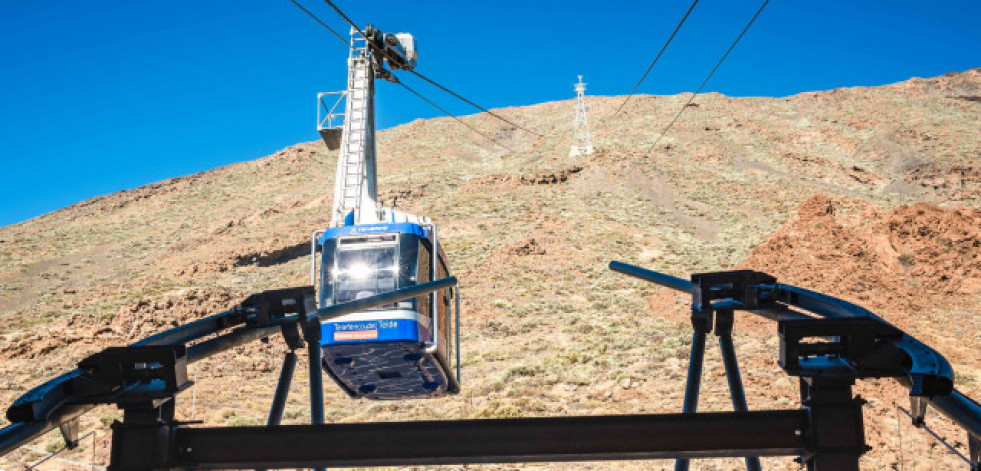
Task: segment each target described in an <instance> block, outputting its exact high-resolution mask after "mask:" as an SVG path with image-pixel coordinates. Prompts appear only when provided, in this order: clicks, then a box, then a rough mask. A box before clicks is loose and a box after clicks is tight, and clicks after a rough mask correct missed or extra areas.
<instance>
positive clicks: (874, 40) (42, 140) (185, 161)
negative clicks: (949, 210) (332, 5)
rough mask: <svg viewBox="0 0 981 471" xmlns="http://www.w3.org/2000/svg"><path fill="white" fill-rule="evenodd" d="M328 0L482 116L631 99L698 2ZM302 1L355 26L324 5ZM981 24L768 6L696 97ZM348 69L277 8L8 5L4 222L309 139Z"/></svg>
mask: <svg viewBox="0 0 981 471" xmlns="http://www.w3.org/2000/svg"><path fill="white" fill-rule="evenodd" d="M338 2H339V5H340V6H341V7H342V8H343V9H345V11H346V12H347V13H348V14H349V15H350V16H351V17H353V18H354V20H355V21H357V22H360V23H369V22H370V23H373V24H375V25H376V26H378V27H380V28H381V29H383V30H385V31H407V32H411V33H413V34H414V35H416V37H417V40H418V43H419V49H420V55H419V68H418V70H419V71H421V72H422V73H424V74H427V75H429V76H430V77H433V78H434V79H436V80H438V81H441V82H443V83H444V84H446V85H448V86H449V87H450V88H453V89H455V90H457V91H458V92H460V93H461V94H463V95H464V96H467V97H469V98H471V99H472V100H474V101H476V102H478V103H481V104H483V105H484V106H486V107H500V106H510V105H527V104H532V103H539V102H543V101H550V100H560V99H567V98H570V97H572V96H573V92H572V88H571V83H572V82H573V81H575V76H576V75H577V74H583V75H585V76H586V81H588V82H589V93H590V94H603V95H619V94H624V93H627V92H628V91H629V90H630V89H631V87H633V85H634V83H635V82H636V80H637V79H638V78H639V76H640V74H641V73H642V72H643V70H644V69H645V68H646V66H647V64H648V63H649V62H650V60H651V59H652V58H653V56H654V54H655V53H656V51H657V49H658V48H659V47H660V46H661V44H662V43H663V42H664V40H665V39H666V38H667V36H668V34H669V33H670V32H671V29H672V28H673V27H674V25H675V24H676V23H677V21H678V20H679V19H680V17H681V15H682V14H683V13H684V11H685V9H686V8H687V7H688V3H689V1H688V0H678V1H675V0H671V1H667V0H665V1H648V2H642V1H635V2H628V1H620V0H605V1H602V2H598V1H595V0H593V1H588V2H587V1H582V2H577V1H573V0H569V1H561V2H560V1H536V0H520V1H512V0H495V1H487V2H483V1H481V2H477V1H432V0H424V1H415V0H411V1H399V2H395V1H389V0H380V1H377V2H366V1H354V0H338ZM301 3H303V4H304V5H306V6H307V7H308V8H310V9H311V10H313V11H315V12H316V13H317V14H318V15H319V16H321V18H323V19H324V20H326V21H327V22H328V23H329V24H330V25H332V26H335V27H336V28H337V29H339V30H341V31H342V32H346V30H347V28H346V26H345V24H344V23H343V22H342V20H341V19H340V18H338V17H337V16H336V15H335V14H333V12H332V11H330V9H329V8H328V7H327V6H326V5H325V4H324V3H323V2H322V1H320V0H302V1H301ZM759 4H760V2H759V1H757V0H753V1H749V0H745V1H744V0H702V1H701V2H700V3H699V5H698V6H697V7H696V8H695V10H694V12H693V13H692V15H691V17H690V18H689V20H688V22H687V23H686V24H685V26H684V27H683V29H682V30H681V32H680V33H679V35H678V37H677V38H676V39H675V41H674V43H673V44H672V45H671V47H670V48H669V49H668V51H667V52H666V53H665V55H664V56H663V57H662V58H661V61H660V62H659V63H658V65H657V67H655V69H654V71H653V73H652V74H651V76H650V77H648V79H647V81H646V82H645V84H644V85H643V86H642V87H641V90H640V92H642V93H656V94H673V93H679V92H682V91H691V90H693V89H694V88H695V87H696V86H697V85H698V83H699V82H700V81H701V80H702V78H703V77H704V76H705V74H706V73H707V72H708V71H709V70H710V69H711V67H712V66H713V65H714V63H715V61H716V60H717V59H718V57H719V56H720V55H721V54H722V53H723V52H724V51H725V49H726V48H727V47H728V45H729V43H730V42H731V41H732V39H733V38H734V37H735V36H736V34H738V32H739V30H740V29H741V28H742V27H743V26H744V25H745V23H746V22H747V21H748V20H749V18H750V17H751V16H752V14H753V13H754V12H755V10H756V9H757V8H758V6H759ZM979 24H981V2H978V1H977V0H971V1H949V2H942V1H941V2H924V1H914V0H891V1H882V0H876V1H872V0H850V1H799V0H772V1H771V3H770V5H769V6H768V7H767V9H766V11H764V13H763V15H762V16H761V17H760V19H759V20H758V21H757V23H756V24H755V25H754V26H753V28H752V29H751V30H750V32H749V33H748V34H747V36H746V37H745V38H744V39H743V41H742V42H741V43H740V44H739V46H738V47H737V49H736V50H735V51H734V52H733V53H732V55H731V56H730V57H729V59H728V60H727V61H726V63H725V64H724V65H723V66H722V68H721V69H720V70H719V72H718V73H717V74H716V75H715V77H714V78H713V79H712V81H711V82H710V83H709V85H708V87H707V88H706V90H707V91H718V92H722V93H725V94H729V95H767V96H781V95H788V94H793V93H797V92H800V91H806V90H818V89H827V88H833V87H839V86H851V85H877V84H885V83H890V82H895V81H899V80H904V79H907V78H909V77H912V76H931V75H938V74H942V73H946V72H950V71H960V70H965V69H968V68H971V67H978V66H981V26H979ZM346 57H347V52H346V50H345V49H344V46H343V45H342V44H340V42H338V41H337V40H336V39H334V38H332V37H330V36H328V34H327V33H326V31H324V30H323V29H322V28H321V27H320V26H319V25H317V24H316V23H314V22H313V21H312V20H310V19H309V18H308V17H307V16H306V15H304V14H303V13H302V12H300V11H299V10H298V9H297V8H296V7H295V6H293V4H291V3H290V2H289V1H288V0H263V1H257V0H236V1H224V0H215V1H188V0H167V1H159V0H139V1H134V0H89V1H84V2H82V1H74V0H31V1H25V0H0V165H2V166H0V200H2V204H0V225H6V224H11V223H14V222H17V221H21V220H25V219H28V218H31V217H34V216H37V215H39V214H42V213H45V212H48V211H53V210H55V209H58V208H60V207H62V206H65V205H68V204H71V203H74V202H77V201H80V200H83V199H86V198H90V197H93V196H97V195H100V194H106V193H110V192H114V191H119V190H123V189H128V188H134V187H137V186H140V185H143V184H146V183H150V182H153V181H157V180H161V179H164V178H169V177H174V176H179V175H186V174H190V173H195V172H199V171H203V170H207V169H210V168H214V167H217V166H221V165H225V164H228V163H231V162H236V161H242V160H249V159H254V158H257V157H261V156H263V155H266V154H269V153H271V152H273V151H275V150H277V149H280V148H283V147H285V146H287V145H290V144H293V143H295V142H299V141H306V140H314V139H317V134H316V132H315V130H314V124H315V114H314V112H315V109H316V108H315V94H316V93H317V92H318V91H331V90H339V89H341V88H343V87H344V84H345V74H346V70H345V67H346V63H345V58H346ZM405 81H406V83H408V84H410V85H411V86H413V87H414V88H416V89H417V90H420V91H422V92H423V93H424V94H426V95H428V96H430V97H431V98H432V99H434V100H436V101H437V102H438V103H440V104H442V105H443V106H444V107H446V108H448V109H450V110H451V111H453V112H454V113H458V114H470V113H472V112H474V110H472V109H471V108H469V107H468V106H467V105H465V104H462V103H459V102H457V101H455V100H454V99H452V98H450V97H447V96H446V95H443V94H441V93H440V92H439V91H437V90H435V89H433V88H431V87H429V86H427V85H425V84H424V83H420V82H419V81H418V80H417V79H415V78H414V77H409V76H406V78H405ZM378 102H379V104H378V111H379V122H378V125H379V127H383V128H384V127H390V126H394V125H397V124H400V123H405V122H408V121H411V120H413V119H416V118H429V117H434V116H438V115H439V114H440V113H439V112H438V111H436V110H434V109H432V108H430V107H429V106H428V105H427V104H425V103H423V102H421V101H419V100H418V99H417V98H415V97H414V96H412V95H409V94H408V93H407V92H405V91H404V90H402V89H401V88H398V87H396V86H394V85H390V84H387V83H380V84H379V87H378ZM461 132H466V131H461ZM257 178H258V176H257Z"/></svg>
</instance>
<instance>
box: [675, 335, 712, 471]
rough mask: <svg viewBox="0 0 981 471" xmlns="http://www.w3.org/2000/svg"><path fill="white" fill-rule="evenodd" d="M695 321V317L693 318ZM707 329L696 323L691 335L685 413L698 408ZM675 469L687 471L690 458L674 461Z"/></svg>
mask: <svg viewBox="0 0 981 471" xmlns="http://www.w3.org/2000/svg"><path fill="white" fill-rule="evenodd" d="M693 323H694V319H693ZM706 333H707V331H706V330H705V329H704V328H702V327H701V326H699V325H698V324H697V323H696V325H695V333H694V334H692V337H691V356H690V358H689V360H688V381H687V383H686V384H685V405H684V407H683V408H682V413H684V414H694V413H695V411H696V410H697V409H698V388H699V387H700V386H701V382H702V362H703V360H704V359H705V335H706ZM674 469H675V471H687V470H688V459H687V458H681V459H678V460H677V461H675V463H674Z"/></svg>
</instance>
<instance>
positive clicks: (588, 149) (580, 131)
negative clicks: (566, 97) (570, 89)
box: [569, 75, 593, 157]
mask: <svg viewBox="0 0 981 471" xmlns="http://www.w3.org/2000/svg"><path fill="white" fill-rule="evenodd" d="M573 86H574V87H575V89H576V125H575V132H574V133H573V135H572V149H571V150H570V151H569V157H576V156H580V155H590V154H592V153H593V140H592V138H590V137H589V120H588V119H587V118H586V84H585V83H583V81H582V75H580V76H579V83H577V84H575V85H573Z"/></svg>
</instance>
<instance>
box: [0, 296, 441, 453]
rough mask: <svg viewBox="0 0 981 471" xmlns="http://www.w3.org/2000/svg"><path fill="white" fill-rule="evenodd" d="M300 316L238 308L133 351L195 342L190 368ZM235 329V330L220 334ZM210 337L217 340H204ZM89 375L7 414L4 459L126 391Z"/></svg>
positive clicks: (67, 379) (42, 390)
mask: <svg viewBox="0 0 981 471" xmlns="http://www.w3.org/2000/svg"><path fill="white" fill-rule="evenodd" d="M456 284H457V279H456V278H455V277H448V278H444V279H441V280H436V281H432V282H429V283H423V284H420V285H416V286H411V287H408V288H402V289H398V290H395V291H390V292H388V293H382V294H378V295H375V296H371V297H368V298H364V299H358V300H354V301H350V302H346V303H342V304H336V305H333V306H328V307H324V308H321V309H318V310H317V311H315V312H313V313H310V314H308V315H306V318H307V319H311V318H316V319H318V320H319V321H320V322H324V321H328V320H330V319H334V318H337V317H339V316H343V315H346V314H351V313H355V312H360V311H365V310H368V309H371V308H373V307H378V306H383V305H386V304H390V303H394V302H398V301H401V300H404V299H409V298H413V297H416V296H420V295H423V294H428V293H430V292H433V291H438V290H441V289H445V288H450V287H453V286H455V285H456ZM301 317H302V316H301V315H283V316H280V317H278V318H271V319H268V320H266V321H263V322H257V320H256V319H255V312H254V311H250V310H249V309H243V308H241V307H239V308H235V309H231V310H228V311H225V312H222V313H220V314H215V315H213V316H210V317H206V318H203V319H199V320H197V321H194V322H191V323H188V324H184V325H181V326H178V327H175V328H173V329H170V330H167V331H164V332H161V333H159V334H155V335H153V336H150V337H147V338H145V339H143V340H140V341H138V342H135V343H133V344H132V345H131V346H134V347H153V346H178V345H185V344H187V343H190V342H197V343H195V344H194V345H191V346H190V347H187V350H186V361H187V363H193V362H196V361H199V360H203V359H205V358H208V357H210V356H212V355H216V354H218V353H221V352H223V351H225V350H228V349H231V348H234V347H237V346H239V345H243V344H245V343H248V342H252V341H255V340H258V339H261V338H264V337H269V336H272V335H275V334H277V333H279V332H280V331H281V330H282V329H283V327H284V326H288V325H290V324H296V323H297V322H299V321H300V320H301ZM231 328H234V329H233V330H231V331H230V332H225V333H221V332H222V331H225V330H227V329H231ZM217 334H220V335H217ZM212 335H217V336H215V337H213V338H210V339H206V340H204V339H205V338H206V337H209V336H212ZM89 373H90V372H89V371H86V370H85V369H83V368H79V369H75V370H72V371H70V372H68V373H65V374H63V375H61V376H58V377H56V378H54V379H52V380H50V381H48V382H46V383H44V384H42V385H40V386H37V387H35V388H33V389H31V390H30V391H28V392H26V393H25V394H24V395H22V396H21V397H20V398H18V399H17V400H16V401H14V403H13V404H12V405H11V406H10V408H8V409H7V419H8V420H10V421H11V422H13V423H12V424H11V425H8V426H6V427H4V428H3V429H0V455H4V454H7V453H9V452H11V451H13V450H15V449H17V448H18V447H19V446H21V445H23V444H25V443H27V442H29V441H31V440H33V439H35V438H37V437H39V436H41V435H42V434H44V433H46V432H48V431H50V430H52V429H54V428H56V427H58V426H59V425H61V424H63V423H66V422H69V421H71V420H73V419H75V418H77V417H78V416H80V415H82V414H84V413H86V412H88V411H90V410H92V408H94V407H95V405H96V404H98V403H100V402H106V401H105V395H106V394H115V395H118V394H120V393H122V392H124V391H120V390H112V391H93V388H94V387H96V386H97V385H93V384H92V383H93V381H92V380H91V379H88V378H87V376H88V374H89ZM93 393H102V394H101V395H98V394H95V395H94V394H93ZM96 396H98V399H96V400H95V401H93V397H96Z"/></svg>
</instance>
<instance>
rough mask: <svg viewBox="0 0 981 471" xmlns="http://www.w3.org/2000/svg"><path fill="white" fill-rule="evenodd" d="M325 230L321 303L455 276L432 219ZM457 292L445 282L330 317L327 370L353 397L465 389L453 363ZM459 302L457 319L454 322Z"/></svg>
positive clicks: (325, 338)
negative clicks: (453, 312)
mask: <svg viewBox="0 0 981 471" xmlns="http://www.w3.org/2000/svg"><path fill="white" fill-rule="evenodd" d="M321 234H322V235H320V236H319V237H317V235H316V234H315V240H316V242H317V246H319V247H320V252H321V254H320V257H319V262H320V263H319V265H320V267H319V273H320V277H319V278H320V284H319V290H318V291H319V294H318V298H319V300H318V303H319V306H320V307H326V306H330V305H332V304H337V303H343V302H346V301H351V300H356V299H361V298H365V297H368V296H372V295H375V294H380V293H384V292H388V291H392V290H395V289H399V288H405V287H408V286H412V285H415V284H420V283H426V282H429V281H434V280H437V279H442V278H445V277H447V276H449V269H448V267H447V265H446V256H445V254H444V253H443V250H442V248H441V247H440V246H439V244H438V243H437V241H436V226H435V225H433V224H431V223H414V222H401V223H389V224H360V225H349V226H341V227H335V228H330V229H327V230H325V231H322V233H321ZM316 255H317V254H316V251H315V252H314V259H315V260H316V259H317V256H316ZM457 296H458V293H456V292H455V290H454V289H444V290H441V291H436V292H434V293H431V294H429V295H427V296H420V297H417V298H414V299H410V300H405V301H400V302H398V303H394V304H390V305H386V306H383V307H380V308H376V309H372V310H369V311H365V312H359V313H355V314H349V315H346V316H343V317H340V318H337V319H334V320H332V321H327V322H324V323H323V324H322V340H321V346H322V348H323V366H324V370H325V371H326V372H327V374H328V375H329V376H330V377H331V378H333V379H334V381H336V382H337V384H338V385H340V387H341V388H342V389H343V390H344V391H345V392H347V393H348V394H349V395H351V396H352V397H364V398H369V399H403V398H410V397H434V396H441V395H444V394H447V393H457V392H459V390H460V385H459V381H458V377H454V376H453V373H452V372H453V370H452V369H451V366H452V365H451V360H452V358H453V356H454V352H455V349H456V347H458V346H456V345H454V338H453V336H452V334H453V333H455V332H457V329H458V327H459V303H458V302H457ZM454 305H455V307H456V325H452V324H451V320H452V316H451V306H454ZM456 367H457V375H459V364H457V365H456Z"/></svg>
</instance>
